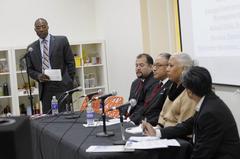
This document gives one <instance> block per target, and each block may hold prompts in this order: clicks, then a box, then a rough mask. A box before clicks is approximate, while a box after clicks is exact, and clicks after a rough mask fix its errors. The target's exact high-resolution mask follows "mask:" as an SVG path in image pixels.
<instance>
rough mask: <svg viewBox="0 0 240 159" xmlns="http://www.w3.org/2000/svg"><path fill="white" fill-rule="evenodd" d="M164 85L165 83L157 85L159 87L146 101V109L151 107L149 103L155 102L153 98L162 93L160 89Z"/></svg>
mask: <svg viewBox="0 0 240 159" xmlns="http://www.w3.org/2000/svg"><path fill="white" fill-rule="evenodd" d="M162 84H163V83H162V82H160V83H159V84H157V85H156V86H155V87H154V89H153V91H152V93H151V95H150V97H149V98H148V99H147V100H146V102H145V103H144V106H145V107H147V106H148V105H149V103H150V102H151V101H152V100H153V98H154V97H155V96H156V95H157V94H158V92H159V91H160V89H161V87H162Z"/></svg>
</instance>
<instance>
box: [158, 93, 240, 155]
mask: <svg viewBox="0 0 240 159" xmlns="http://www.w3.org/2000/svg"><path fill="white" fill-rule="evenodd" d="M192 132H194V135H195V142H194V146H193V152H192V156H191V158H192V159H237V158H239V156H240V141H239V134H238V130H237V125H236V122H235V120H234V117H233V115H232V113H231V111H230V110H229V108H228V107H227V105H226V104H225V103H224V102H223V101H222V100H221V99H220V98H219V97H218V96H216V95H215V94H214V93H213V92H212V93H210V94H209V95H207V96H206V97H205V99H204V101H203V103H202V105H201V108H200V110H199V112H198V113H196V114H195V115H194V116H193V117H191V118H189V119H188V120H186V121H184V122H183V123H181V124H177V125H176V126H175V127H167V128H164V129H161V133H162V138H176V137H179V136H185V135H189V134H192ZM194 135H193V136H194Z"/></svg>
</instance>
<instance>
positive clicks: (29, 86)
mask: <svg viewBox="0 0 240 159" xmlns="http://www.w3.org/2000/svg"><path fill="white" fill-rule="evenodd" d="M28 58H29V52H27V53H26V54H25V55H24V56H23V58H22V59H25V62H26V71H27V83H28V88H29V96H28V99H29V101H30V106H31V111H32V115H33V114H34V112H33V111H34V110H33V96H32V87H31V84H30V75H29V73H28V71H29V70H28V66H29V61H28ZM20 67H21V68H20V69H21V71H22V69H23V66H22V65H20Z"/></svg>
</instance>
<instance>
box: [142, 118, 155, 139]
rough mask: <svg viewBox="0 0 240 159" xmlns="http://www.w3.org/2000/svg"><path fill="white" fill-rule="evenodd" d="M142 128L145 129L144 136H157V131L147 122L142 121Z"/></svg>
mask: <svg viewBox="0 0 240 159" xmlns="http://www.w3.org/2000/svg"><path fill="white" fill-rule="evenodd" d="M142 128H143V133H144V135H148V136H156V130H155V129H154V128H153V126H152V125H151V124H150V123H148V122H146V121H142Z"/></svg>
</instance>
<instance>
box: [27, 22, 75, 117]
mask: <svg viewBox="0 0 240 159" xmlns="http://www.w3.org/2000/svg"><path fill="white" fill-rule="evenodd" d="M34 26H35V31H36V33H37V35H38V37H39V39H38V40H36V41H35V42H33V43H32V44H30V45H29V46H28V49H29V48H32V49H31V50H32V51H31V53H30V54H29V58H28V59H29V65H28V73H29V75H30V77H31V78H33V79H35V80H37V81H38V83H39V97H40V100H41V101H42V106H43V107H42V108H43V113H49V111H50V110H51V99H52V96H56V97H57V98H58V97H59V96H60V95H61V94H62V93H63V92H64V91H67V90H69V89H72V88H73V79H74V75H75V62H74V57H73V53H72V50H71V48H70V45H69V42H68V40H67V38H66V37H65V36H53V35H50V34H49V33H48V22H47V21H46V20H45V19H43V18H39V19H37V20H36V21H35V24H34ZM46 69H60V70H61V75H62V81H50V78H49V77H48V76H47V75H46V74H45V73H44V71H45V70H46ZM64 109H65V105H62V106H61V105H60V106H59V111H60V112H61V111H63V110H64Z"/></svg>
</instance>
